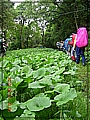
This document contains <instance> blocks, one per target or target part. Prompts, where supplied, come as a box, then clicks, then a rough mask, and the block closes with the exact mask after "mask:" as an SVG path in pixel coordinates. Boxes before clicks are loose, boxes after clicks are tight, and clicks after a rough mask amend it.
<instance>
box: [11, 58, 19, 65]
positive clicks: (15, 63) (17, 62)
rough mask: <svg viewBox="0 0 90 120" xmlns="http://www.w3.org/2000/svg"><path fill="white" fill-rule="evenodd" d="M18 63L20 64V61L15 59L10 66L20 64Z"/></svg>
mask: <svg viewBox="0 0 90 120" xmlns="http://www.w3.org/2000/svg"><path fill="white" fill-rule="evenodd" d="M20 63H21V60H18V59H15V60H14V62H13V63H12V64H13V65H17V64H20Z"/></svg>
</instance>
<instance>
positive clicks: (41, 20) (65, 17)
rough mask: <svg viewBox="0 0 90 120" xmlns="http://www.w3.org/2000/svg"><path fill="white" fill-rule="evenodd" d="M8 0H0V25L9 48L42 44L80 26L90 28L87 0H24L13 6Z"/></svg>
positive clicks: (48, 44) (53, 43)
mask: <svg viewBox="0 0 90 120" xmlns="http://www.w3.org/2000/svg"><path fill="white" fill-rule="evenodd" d="M14 4H15V3H13V2H11V1H10V0H3V2H2V1H1V2H0V26H1V28H0V29H1V30H2V31H4V35H5V36H4V38H5V40H6V41H7V42H8V44H9V50H15V49H22V48H31V47H38V46H44V47H48V48H56V42H57V41H60V40H65V39H66V38H68V37H69V36H70V35H71V34H72V33H76V31H77V29H78V28H79V27H81V26H85V27H87V29H88V31H89V28H90V27H89V25H90V21H89V20H88V19H89V17H88V16H89V14H90V11H89V4H88V2H87V1H86V0H39V1H32V0H26V1H25V2H22V3H21V4H20V5H19V6H17V7H16V9H14Z"/></svg>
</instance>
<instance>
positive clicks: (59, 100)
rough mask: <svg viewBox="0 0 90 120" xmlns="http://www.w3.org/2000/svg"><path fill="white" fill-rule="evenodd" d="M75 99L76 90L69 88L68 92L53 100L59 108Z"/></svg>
mask: <svg viewBox="0 0 90 120" xmlns="http://www.w3.org/2000/svg"><path fill="white" fill-rule="evenodd" d="M75 97H77V93H76V90H75V89H74V88H71V89H70V91H66V92H63V93H62V94H59V95H57V96H55V98H54V100H56V101H57V103H56V104H57V106H60V105H63V104H66V103H67V102H68V101H69V100H73V99H74V98H75Z"/></svg>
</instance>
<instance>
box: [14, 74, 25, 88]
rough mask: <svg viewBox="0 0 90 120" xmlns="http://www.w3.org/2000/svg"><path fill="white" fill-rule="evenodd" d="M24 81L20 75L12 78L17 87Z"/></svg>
mask: <svg viewBox="0 0 90 120" xmlns="http://www.w3.org/2000/svg"><path fill="white" fill-rule="evenodd" d="M22 81H23V79H21V78H20V77H18V76H17V77H15V79H12V85H13V86H14V87H17V86H18V85H19V84H20V83H21V82H22Z"/></svg>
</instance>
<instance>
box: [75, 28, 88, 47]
mask: <svg viewBox="0 0 90 120" xmlns="http://www.w3.org/2000/svg"><path fill="white" fill-rule="evenodd" d="M87 45H88V33H87V29H86V28H85V27H81V28H79V29H78V30H77V38H76V46H78V47H84V46H87Z"/></svg>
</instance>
